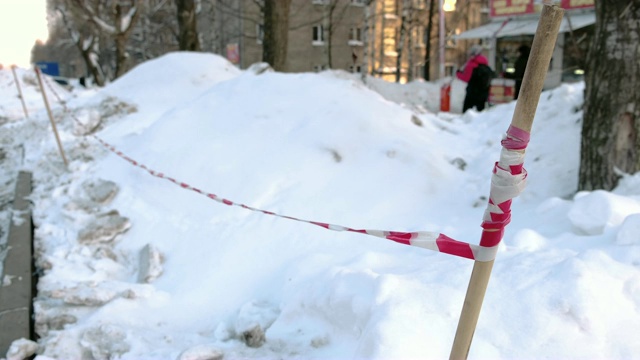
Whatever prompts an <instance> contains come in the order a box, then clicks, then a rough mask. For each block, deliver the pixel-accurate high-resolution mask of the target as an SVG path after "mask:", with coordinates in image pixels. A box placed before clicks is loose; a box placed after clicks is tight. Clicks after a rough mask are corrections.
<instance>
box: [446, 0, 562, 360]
mask: <svg viewBox="0 0 640 360" xmlns="http://www.w3.org/2000/svg"><path fill="white" fill-rule="evenodd" d="M563 14H564V10H562V8H560V7H558V6H556V5H551V4H548V3H547V2H545V3H544V6H543V9H542V14H541V16H540V22H539V23H538V28H537V30H536V34H535V36H534V38H533V45H532V46H531V55H530V56H529V60H528V62H527V68H526V70H525V73H524V78H523V80H522V88H521V89H520V95H519V96H518V101H517V103H516V108H515V111H514V114H513V118H512V119H511V125H512V126H515V127H517V128H520V129H522V130H525V131H526V132H531V127H532V125H533V118H534V116H535V113H536V108H537V106H538V101H539V100H540V92H541V91H542V87H543V85H544V80H545V78H546V76H547V69H548V68H549V63H550V61H551V56H552V54H553V49H554V47H555V43H556V39H557V37H558V30H559V28H560V23H561V22H562V16H563ZM483 231H491V230H483ZM494 231H495V230H494ZM480 245H482V243H481V244H480ZM492 269H493V260H492V261H487V262H480V261H476V262H475V263H474V265H473V271H472V273H471V279H470V280H469V287H468V288H467V294H466V297H465V300H464V305H463V306H462V313H461V314H460V320H459V322H458V329H457V330H456V335H455V339H454V341H453V346H452V348H451V354H450V356H449V359H451V360H459V359H466V358H467V356H468V355H469V349H470V347H471V341H472V340H473V334H474V332H475V329H476V325H477V323H478V317H479V316H480V310H481V308H482V302H483V300H484V295H485V293H486V290H487V285H488V283H489V278H490V277H491V270H492Z"/></svg>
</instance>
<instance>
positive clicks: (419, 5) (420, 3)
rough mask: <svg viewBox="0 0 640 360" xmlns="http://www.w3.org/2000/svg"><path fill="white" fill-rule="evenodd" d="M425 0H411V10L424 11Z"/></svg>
mask: <svg viewBox="0 0 640 360" xmlns="http://www.w3.org/2000/svg"><path fill="white" fill-rule="evenodd" d="M425 2H426V0H413V8H414V9H418V10H421V9H424V8H425V6H426V4H425Z"/></svg>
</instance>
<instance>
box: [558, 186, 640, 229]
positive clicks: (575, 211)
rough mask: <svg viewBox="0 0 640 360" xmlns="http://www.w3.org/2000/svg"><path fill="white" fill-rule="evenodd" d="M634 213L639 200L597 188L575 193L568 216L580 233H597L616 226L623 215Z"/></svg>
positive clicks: (623, 217)
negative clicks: (591, 190) (592, 190)
mask: <svg viewBox="0 0 640 360" xmlns="http://www.w3.org/2000/svg"><path fill="white" fill-rule="evenodd" d="M635 213H640V202H638V201H636V200H633V199H630V198H626V197H622V196H620V195H615V194H612V193H610V192H607V191H603V190H597V191H594V192H591V193H585V192H581V193H578V194H576V197H575V199H574V203H573V206H572V207H571V209H570V210H569V214H568V216H569V220H571V224H573V226H574V227H575V228H576V230H577V231H579V232H580V233H583V234H586V235H598V234H602V233H603V232H604V230H605V228H606V227H611V226H618V225H620V224H621V223H622V222H623V221H624V219H625V217H627V216H629V215H631V214H635Z"/></svg>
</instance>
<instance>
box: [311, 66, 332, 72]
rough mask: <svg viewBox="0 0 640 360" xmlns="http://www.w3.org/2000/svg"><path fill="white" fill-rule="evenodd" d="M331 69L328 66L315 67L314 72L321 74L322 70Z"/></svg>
mask: <svg viewBox="0 0 640 360" xmlns="http://www.w3.org/2000/svg"><path fill="white" fill-rule="evenodd" d="M328 68H329V67H328V66H327V65H313V71H314V72H320V71H322V70H326V69H328Z"/></svg>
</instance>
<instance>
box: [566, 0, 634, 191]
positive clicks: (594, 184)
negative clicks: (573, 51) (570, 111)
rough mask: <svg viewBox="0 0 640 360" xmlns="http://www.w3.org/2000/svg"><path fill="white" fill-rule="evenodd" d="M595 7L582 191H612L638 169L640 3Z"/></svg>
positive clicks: (584, 135)
mask: <svg viewBox="0 0 640 360" xmlns="http://www.w3.org/2000/svg"><path fill="white" fill-rule="evenodd" d="M595 6H596V24H595V30H594V36H593V39H592V42H591V46H590V49H589V56H588V60H587V61H588V65H587V69H586V70H587V76H586V81H585V82H586V88H585V101H584V104H585V106H584V118H583V124H582V144H581V151H580V155H581V156H580V176H579V184H578V186H579V189H580V190H594V189H605V190H611V189H613V188H614V187H615V186H616V185H617V183H618V180H619V178H620V172H623V173H635V172H637V171H639V170H640V154H639V153H638V152H639V151H640V136H638V135H639V133H640V105H639V104H640V91H639V90H638V89H640V62H639V61H638V59H637V56H638V54H639V53H640V42H639V41H638V39H640V26H638V24H640V0H631V1H596V5H595Z"/></svg>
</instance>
